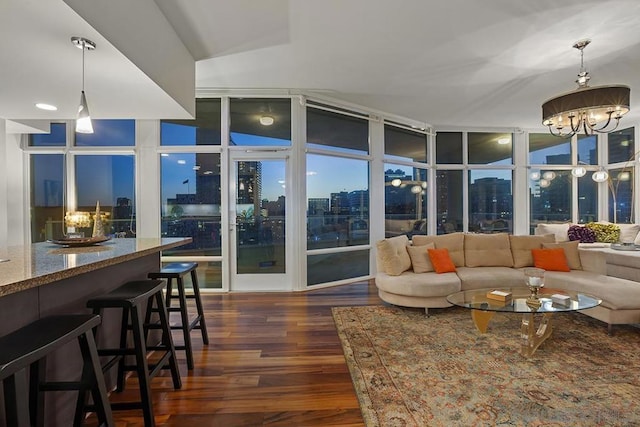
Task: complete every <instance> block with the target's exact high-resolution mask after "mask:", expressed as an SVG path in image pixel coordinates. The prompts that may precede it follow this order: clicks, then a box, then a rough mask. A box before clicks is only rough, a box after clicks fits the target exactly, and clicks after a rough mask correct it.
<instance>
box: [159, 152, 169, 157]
mask: <svg viewBox="0 0 640 427" xmlns="http://www.w3.org/2000/svg"><path fill="white" fill-rule="evenodd" d="M160 155H161V156H162V157H169V153H161V154H160Z"/></svg>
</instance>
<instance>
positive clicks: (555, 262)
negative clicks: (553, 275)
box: [531, 248, 571, 271]
mask: <svg viewBox="0 0 640 427" xmlns="http://www.w3.org/2000/svg"><path fill="white" fill-rule="evenodd" d="M531 253H532V254H533V264H534V265H535V266H536V267H537V268H542V269H543V270H548V271H571V269H570V268H569V265H568V264H567V257H566V255H565V254H564V249H562V248H553V249H531Z"/></svg>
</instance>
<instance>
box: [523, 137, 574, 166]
mask: <svg viewBox="0 0 640 427" xmlns="http://www.w3.org/2000/svg"><path fill="white" fill-rule="evenodd" d="M529 164H530V165H570V164H571V138H570V137H567V138H559V137H557V136H553V135H551V134H549V133H530V134H529Z"/></svg>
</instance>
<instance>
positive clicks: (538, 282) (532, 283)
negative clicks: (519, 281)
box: [524, 268, 544, 300]
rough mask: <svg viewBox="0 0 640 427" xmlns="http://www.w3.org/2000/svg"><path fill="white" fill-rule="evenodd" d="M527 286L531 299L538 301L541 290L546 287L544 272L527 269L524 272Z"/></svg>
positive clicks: (538, 269)
mask: <svg viewBox="0 0 640 427" xmlns="http://www.w3.org/2000/svg"><path fill="white" fill-rule="evenodd" d="M524 278H525V284H526V285H527V287H528V288H529V291H530V292H531V295H530V296H529V299H531V300H537V299H538V293H539V292H540V288H542V287H543V286H544V270H543V269H541V268H526V269H525V270H524Z"/></svg>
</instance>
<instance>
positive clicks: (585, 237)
mask: <svg viewBox="0 0 640 427" xmlns="http://www.w3.org/2000/svg"><path fill="white" fill-rule="evenodd" d="M568 234H569V240H571V241H574V240H578V241H579V242H580V243H593V242H595V241H596V233H595V232H594V231H593V230H592V229H590V228H587V227H586V226H583V225H572V226H571V227H569V232H568Z"/></svg>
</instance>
